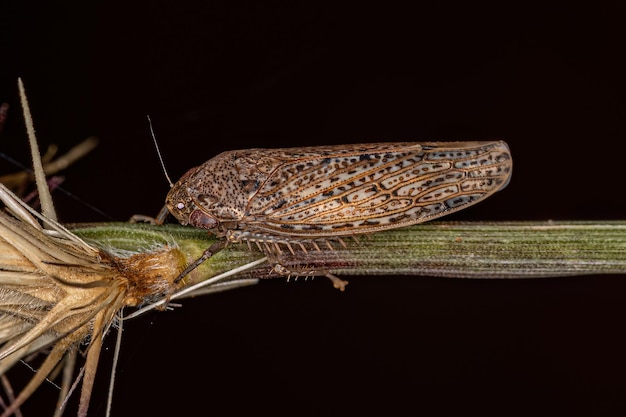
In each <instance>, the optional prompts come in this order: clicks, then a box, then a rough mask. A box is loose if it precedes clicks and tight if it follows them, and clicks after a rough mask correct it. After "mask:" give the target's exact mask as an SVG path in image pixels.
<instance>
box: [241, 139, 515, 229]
mask: <svg viewBox="0 0 626 417" xmlns="http://www.w3.org/2000/svg"><path fill="white" fill-rule="evenodd" d="M276 151H280V152H282V154H281V155H277V154H269V155H266V158H259V163H260V164H261V163H263V160H265V161H268V160H273V161H280V162H277V163H275V166H272V167H271V168H272V169H271V172H270V174H269V175H268V177H267V179H266V180H265V181H264V182H263V183H262V184H260V185H259V187H258V188H257V189H256V192H254V193H253V194H252V195H251V196H250V199H249V203H248V207H247V209H246V213H247V216H246V217H245V218H243V219H242V220H241V221H240V223H239V224H240V227H241V226H243V229H244V230H245V229H248V230H249V231H252V230H254V231H255V232H260V233H263V234H266V235H277V236H281V235H282V236H302V237H307V236H308V237H324V236H338V235H350V234H360V233H369V232H374V231H379V230H384V229H390V228H396V227H401V226H407V225H411V224H416V223H421V222H424V221H427V220H431V219H434V218H437V217H441V216H443V215H446V214H448V213H451V212H454V211H456V210H459V209H461V208H464V207H467V206H470V205H472V204H474V203H476V202H478V201H480V200H482V199H484V198H486V197H488V196H489V195H491V194H492V193H494V192H496V191H498V190H499V189H501V188H503V187H504V186H506V184H507V183H508V181H509V178H510V174H511V169H512V162H511V156H510V153H509V149H508V147H507V145H506V144H505V143H504V142H447V143H446V142H441V143H437V142H431V143H379V144H365V145H344V146H335V147H328V148H323V147H316V148H301V149H300V150H299V151H297V148H295V149H294V150H293V151H294V152H293V153H291V154H289V155H285V154H284V152H285V151H286V150H276Z"/></svg>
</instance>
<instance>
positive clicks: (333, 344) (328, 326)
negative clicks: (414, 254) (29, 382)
mask: <svg viewBox="0 0 626 417" xmlns="http://www.w3.org/2000/svg"><path fill="white" fill-rule="evenodd" d="M0 5H1V9H0V25H1V26H0V27H1V28H2V33H1V34H0V35H1V36H0V42H1V44H0V47H1V48H0V63H1V64H0V72H1V74H2V77H1V79H0V100H1V101H4V102H8V103H9V104H10V106H11V108H10V119H9V120H8V122H7V126H6V128H5V131H4V132H3V134H2V135H0V140H1V141H0V152H3V153H5V154H7V155H10V156H12V157H13V158H16V159H18V160H20V161H23V162H25V163H28V150H27V145H26V139H25V133H24V128H23V125H22V124H23V122H22V118H21V115H20V112H19V105H18V98H17V89H16V78H17V76H21V77H22V78H23V80H24V82H25V84H26V88H27V91H28V93H29V98H30V103H31V108H32V112H33V115H34V119H35V123H36V128H37V132H38V138H39V141H40V143H41V145H42V147H44V146H46V145H47V144H50V143H56V144H58V145H60V147H61V150H67V149H68V148H69V147H70V146H71V145H73V144H75V143H77V142H78V141H80V140H82V139H84V138H85V137H87V136H89V135H96V136H98V137H99V138H100V140H101V143H100V146H99V147H98V149H97V150H96V151H95V152H94V153H93V154H91V155H90V156H88V157H86V158H84V159H83V160H82V161H80V162H79V163H77V164H76V165H75V166H73V167H71V168H70V169H68V170H67V171H66V172H65V175H66V177H67V178H66V181H65V183H64V184H63V187H64V188H65V189H66V190H67V191H69V192H71V193H73V194H74V195H76V196H77V197H78V198H79V200H76V199H74V198H70V197H68V196H67V195H65V194H64V193H62V192H57V193H55V199H56V204H57V208H58V211H59V214H60V217H61V219H62V220H63V221H66V222H77V221H106V220H108V219H109V218H110V219H114V220H121V221H124V220H126V219H128V218H129V217H130V216H131V215H132V214H135V213H143V214H152V215H153V214H156V212H157V211H158V210H159V209H160V207H161V205H162V203H163V200H164V197H165V194H166V193H167V190H168V185H167V182H166V180H165V179H164V176H163V174H162V171H161V168H160V166H159V163H158V159H157V157H156V155H155V152H154V147H153V145H152V143H151V140H150V137H149V130H148V125H147V122H146V114H150V115H151V117H152V120H153V122H154V126H155V130H156V134H157V137H158V140H159V144H160V147H161V150H162V152H163V155H164V158H165V162H166V165H167V168H168V170H169V172H170V174H171V175H172V177H178V176H180V175H181V174H182V173H183V172H185V171H186V170H187V169H189V168H190V167H192V166H195V165H198V164H200V163H202V162H204V161H205V160H206V159H209V158H210V157H212V156H214V155H216V154H217V153H219V152H221V151H224V150H230V149H240V148H249V147H288V146H301V145H322V144H339V143H358V142H367V141H392V140H402V141H427V140H472V139H494V138H502V139H505V140H506V141H507V142H508V143H509V144H510V147H511V150H512V152H513V156H514V161H515V168H514V174H513V180H512V182H511V183H510V184H509V186H508V188H507V189H506V190H505V191H503V192H501V193H498V194H497V195H495V196H493V197H492V198H490V199H489V201H487V202H485V203H483V204H480V205H478V206H476V207H473V208H471V209H469V210H466V211H463V212H461V213H458V214H456V215H454V217H453V219H455V220H533V219H534V220H547V219H556V220H568V219H578V220H604V219H623V218H624V213H625V208H626V200H625V199H624V197H623V179H624V140H625V139H626V117H625V116H626V105H625V97H626V89H625V82H624V79H625V78H626V66H625V65H624V62H623V57H624V53H625V51H626V48H625V46H626V45H625V44H626V42H625V40H626V36H625V35H626V30H625V29H624V22H625V21H626V20H625V18H626V7H625V6H624V5H623V4H622V3H621V2H618V1H615V2H594V3H593V6H591V5H588V6H581V5H572V4H567V3H564V4H563V5H556V4H554V3H549V4H548V3H543V2H537V3H533V2H524V3H519V4H509V3H507V2H502V3H492V4H488V3H475V2H462V3H460V4H455V3H452V2H416V3H415V4H414V5H413V6H412V7H407V6H405V5H401V4H397V3H389V2H385V3H384V5H383V3H380V4H379V5H377V6H367V5H363V4H350V5H348V4H347V3H337V4H333V5H324V4H323V3H320V2H306V3H302V2H288V1H285V2H257V3H251V4H247V5H246V4H242V3H239V2H225V1H224V2H207V1H181V2H172V1H151V2H140V1H136V2H115V1H113V2H69V1H59V2H50V3H48V4H46V5H39V4H37V3H32V4H31V3H29V2H28V1H8V2H7V1H4V2H1V3H0ZM0 166H1V167H2V170H3V172H9V171H13V170H15V168H14V167H13V166H11V165H10V164H8V163H7V162H4V161H1V162H0ZM81 201H84V202H87V203H89V204H92V205H94V206H95V207H97V208H98V209H100V210H102V211H103V212H105V213H107V215H108V216H110V217H108V218H107V217H104V216H102V215H100V214H98V213H96V212H94V211H92V210H91V209H89V208H88V207H86V205H85V204H83V203H81ZM451 219H452V218H451ZM625 290H626V285H625V284H624V282H623V277H620V276H617V277H615V276H614V277H596V276H587V277H578V278H560V279H545V280H531V281H480V280H473V281H466V280H448V279H435V278H428V277H384V278H382V277H372V278H367V277H363V278H361V277H359V278H357V277H352V278H351V284H350V286H349V287H348V289H347V291H346V292H345V293H339V292H338V291H335V290H333V289H332V287H331V286H330V285H329V284H328V283H327V282H326V280H322V279H318V280H315V281H313V282H310V281H308V282H304V281H298V282H296V283H289V284H286V283H285V282H284V280H281V279H277V280H272V281H268V282H263V283H261V284H260V285H258V286H255V287H251V288H248V289H243V290H238V291H235V292H230V293H224V294H220V295H215V296H210V297H205V298H200V299H196V300H190V301H185V302H184V306H183V307H182V308H180V309H177V310H176V311H173V312H168V313H154V314H150V315H148V316H145V317H143V318H140V319H136V320H132V321H129V322H127V323H126V331H125V335H124V341H123V347H122V353H121V359H120V364H119V369H118V374H117V382H116V390H115V397H114V408H113V411H114V415H117V416H129V415H155V416H165V415H213V414H219V415H250V414H267V415H274V416H293V415H298V416H318V415H319V416H332V415H362V414H378V415H406V414H422V415H444V416H445V415H457V414H460V413H462V414H465V415H467V414H480V415H509V416H512V415H535V416H540V415H587V416H588V415H603V416H606V415H624V414H625V413H626V401H625V392H624V390H625V388H626V387H625V383H624V380H625V379H624V375H625V374H626V361H625V359H624V352H626V340H625V339H624V337H623V318H624V316H626V307H624V306H625V305H626V304H625V303H624V301H625V300H626V291H625ZM620 306H621V307H620ZM112 341H113V337H109V340H108V343H109V344H108V349H107V350H105V351H103V355H102V363H101V366H100V369H99V372H100V374H99V376H100V379H99V380H98V385H97V386H96V390H95V394H94V397H93V400H92V406H91V413H90V414H91V415H93V416H100V415H103V414H104V404H105V400H106V392H107V381H108V372H109V365H110V359H111V354H112V353H111V352H112V346H113V343H112ZM23 372H24V373H27V372H28V371H27V370H26V369H25V368H24V370H23ZM38 395H39V396H40V397H39V400H34V401H31V402H30V404H28V405H27V406H26V407H25V408H24V410H25V411H26V412H28V411H30V413H28V414H27V415H48V411H49V410H51V407H52V403H47V402H45V401H46V400H47V399H52V398H53V397H54V396H55V395H56V392H55V389H54V388H53V387H52V386H50V385H49V384H48V385H46V386H45V387H44V388H43V389H42V390H41V392H39V393H38ZM48 397H49V398H48ZM42 410H45V414H41V413H44V411H42ZM71 414H72V413H69V415H71Z"/></svg>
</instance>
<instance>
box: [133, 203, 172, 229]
mask: <svg viewBox="0 0 626 417" xmlns="http://www.w3.org/2000/svg"><path fill="white" fill-rule="evenodd" d="M169 214H170V211H169V209H168V208H167V206H163V208H162V209H161V211H159V214H157V215H156V217H151V216H146V215H144V214H133V215H132V217H131V218H130V219H129V220H128V222H129V223H149V224H156V225H162V224H163V223H165V219H166V218H167V216H168V215H169Z"/></svg>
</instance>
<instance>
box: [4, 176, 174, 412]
mask: <svg viewBox="0 0 626 417" xmlns="http://www.w3.org/2000/svg"><path fill="white" fill-rule="evenodd" d="M0 200H1V201H2V202H3V203H4V204H5V206H6V208H7V209H9V210H2V211H0V265H1V266H0V344H1V346H2V347H1V349H0V374H2V375H4V374H5V373H6V371H7V370H8V369H10V368H11V367H12V366H13V365H15V364H16V363H17V362H18V361H19V360H21V359H23V358H26V357H28V356H29V355H31V354H33V353H35V352H38V351H41V350H42V349H43V348H49V349H50V352H49V354H48V356H47V358H46V359H45V360H44V362H43V363H42V364H41V365H40V366H39V369H38V371H37V373H36V374H35V376H34V377H33V378H32V380H31V381H30V382H29V383H28V384H27V385H26V387H24V388H23V389H22V391H21V392H20V394H19V395H18V396H17V397H16V398H15V399H13V402H12V404H11V405H10V406H8V407H7V408H6V410H5V411H4V413H3V414H2V415H3V416H8V415H10V414H12V413H13V412H14V411H15V410H16V409H17V407H19V406H20V405H21V404H22V403H23V402H24V401H25V400H26V399H27V398H28V397H29V396H30V395H31V394H32V393H33V392H34V391H35V390H36V389H37V387H38V386H39V385H40V384H41V383H42V382H43V381H44V380H45V378H46V377H48V375H49V374H50V373H51V372H52V371H53V370H54V368H55V367H56V366H57V364H59V363H60V362H61V361H65V362H66V364H65V366H72V367H73V363H72V362H73V361H74V360H75V359H73V358H76V355H75V352H76V350H77V348H78V347H79V346H80V345H81V344H85V345H86V349H85V352H86V362H85V367H84V377H83V385H82V393H81V402H80V411H79V415H85V414H86V411H87V407H88V403H89V397H90V394H91V388H92V385H93V379H94V376H95V371H96V367H97V361H98V356H99V351H100V347H101V344H102V338H103V337H104V335H105V334H106V333H107V331H108V329H109V328H110V327H111V326H112V325H113V324H114V323H115V320H116V317H117V315H118V313H119V312H120V311H121V309H122V308H123V307H126V306H137V305H140V304H144V303H149V302H151V301H154V300H156V299H159V298H163V297H164V296H167V295H168V294H172V293H173V292H174V291H175V289H176V285H175V284H173V280H174V279H175V278H176V276H177V274H178V273H179V271H180V270H181V268H183V267H184V265H185V257H184V255H183V254H182V252H181V251H180V250H179V249H178V248H177V247H176V246H175V245H168V244H163V245H159V246H156V247H153V248H149V249H146V248H144V249H143V250H142V251H141V252H138V253H133V252H129V251H127V252H125V254H124V255H125V256H120V255H119V254H115V255H113V254H111V253H110V252H107V251H105V250H103V249H101V248H98V247H96V246H94V245H92V244H89V243H87V242H85V241H84V240H82V239H80V238H79V237H77V236H76V235H75V234H73V233H71V232H70V231H69V230H67V229H66V228H65V227H63V226H61V225H60V224H59V223H57V222H55V221H53V220H50V219H47V218H45V217H44V216H43V215H41V214H39V213H37V212H36V211H34V210H33V209H31V208H30V207H28V206H27V205H26V204H24V203H23V202H22V201H21V200H20V199H19V198H18V197H16V196H15V195H14V194H12V193H11V191H9V190H8V189H7V188H6V187H4V186H3V185H1V184H0ZM44 226H45V227H44ZM70 375H71V374H70ZM70 382H71V381H69V380H66V381H64V382H63V384H62V385H63V387H65V389H64V390H62V393H61V394H62V395H65V393H66V392H67V387H69V384H70Z"/></svg>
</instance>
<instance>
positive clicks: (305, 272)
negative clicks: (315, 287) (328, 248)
mask: <svg viewBox="0 0 626 417" xmlns="http://www.w3.org/2000/svg"><path fill="white" fill-rule="evenodd" d="M273 270H274V272H276V273H277V274H279V275H282V276H284V277H291V276H296V277H317V276H325V277H326V278H328V279H329V280H330V281H331V282H332V284H333V287H335V288H337V289H338V290H339V291H345V289H346V285H348V281H346V280H343V279H341V278H339V277H337V276H336V275H333V274H331V273H328V272H326V271H317V270H312V269H289V268H287V267H285V266H284V265H283V264H281V263H280V262H273Z"/></svg>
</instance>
